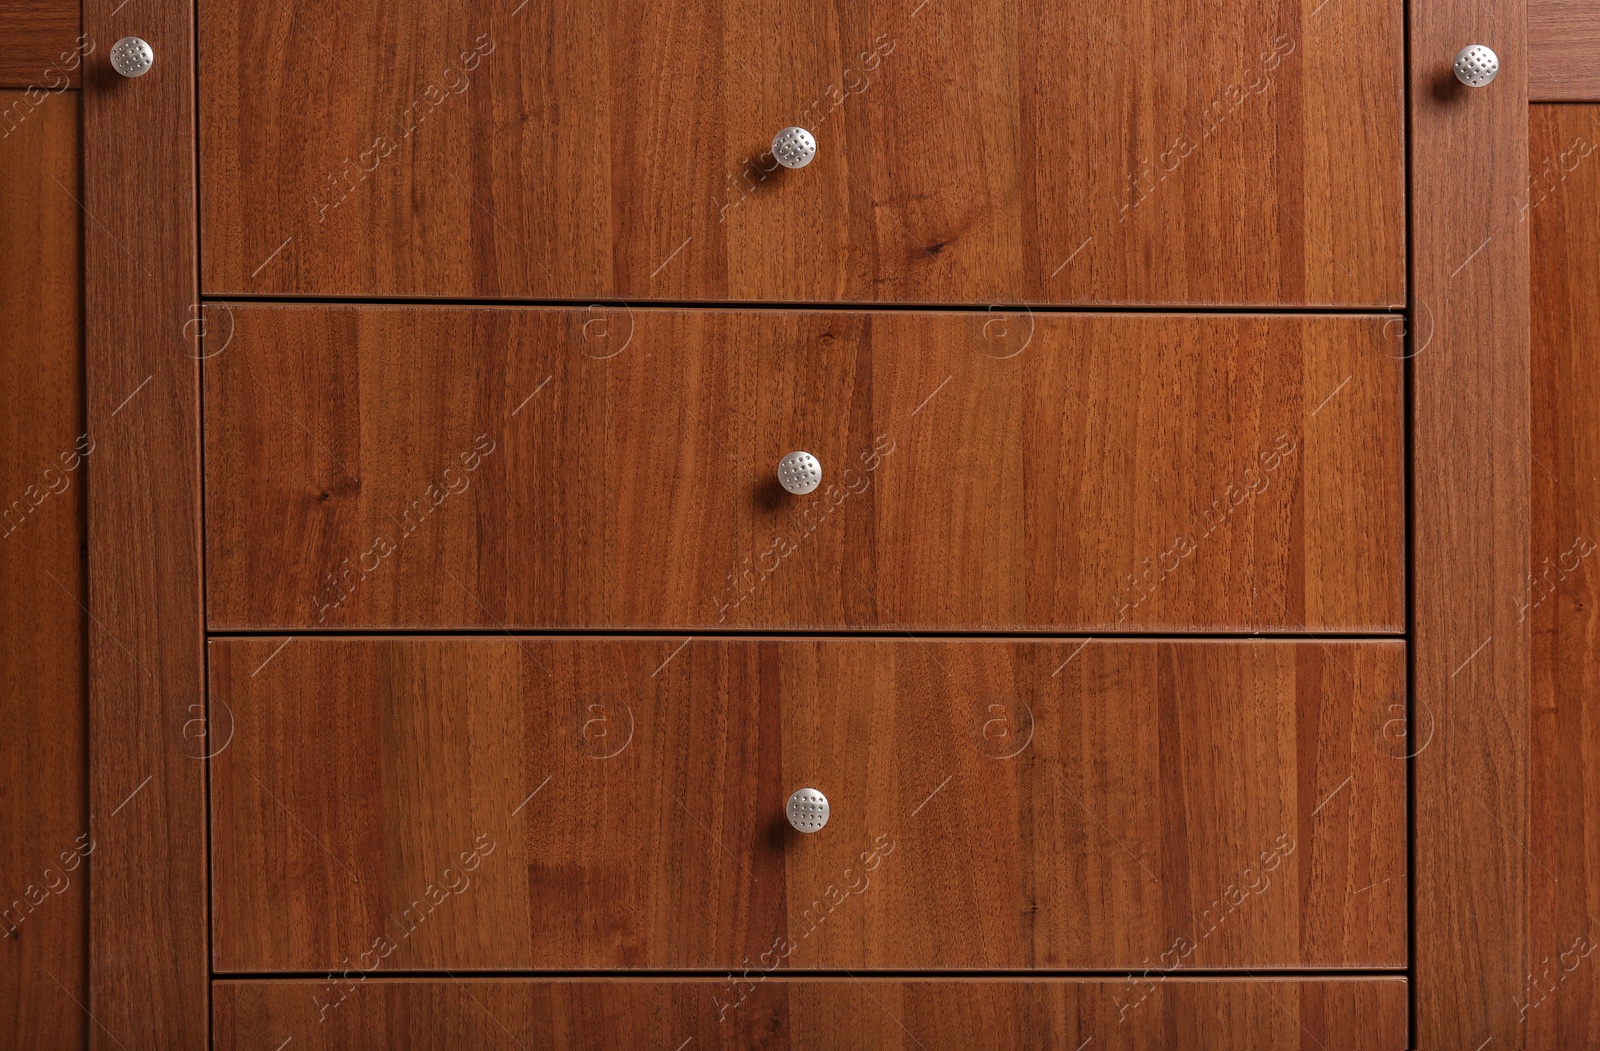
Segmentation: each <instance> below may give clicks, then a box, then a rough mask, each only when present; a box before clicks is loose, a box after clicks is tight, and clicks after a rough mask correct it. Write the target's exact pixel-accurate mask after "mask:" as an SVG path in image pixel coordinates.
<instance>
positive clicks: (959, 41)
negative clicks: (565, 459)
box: [200, 0, 1405, 309]
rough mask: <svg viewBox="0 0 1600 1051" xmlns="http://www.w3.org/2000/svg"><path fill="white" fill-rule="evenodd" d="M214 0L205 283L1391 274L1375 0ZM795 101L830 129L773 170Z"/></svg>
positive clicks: (614, 290)
mask: <svg viewBox="0 0 1600 1051" xmlns="http://www.w3.org/2000/svg"><path fill="white" fill-rule="evenodd" d="M200 17H201V27H200V29H201V39H200V54H201V62H202V65H203V66H204V68H205V75H204V76H203V77H202V78H201V81H200V92H201V126H200V142H201V151H202V153H203V155H204V157H205V163H204V165H202V176H203V179H204V185H203V188H202V205H203V209H204V216H205V224H206V225H205V228H206V237H205V245H204V252H205V255H204V283H205V286H206V289H207V291H208V292H210V293H214V294H228V295H243V294H251V293H308V294H325V295H368V296H401V297H514V298H540V299H579V300H589V299H594V298H602V299H604V298H625V299H630V300H635V301H638V300H649V299H655V300H662V299H667V300H674V301H684V300H697V301H710V300H743V301H768V302H772V301H776V302H801V301H804V302H856V303H862V302H919V303H973V302H976V303H987V302H1001V303H1018V302H1030V303H1083V304H1155V305H1169V304H1175V305H1184V304H1195V305H1199V304H1227V305H1239V306H1248V305H1290V306H1292V305H1322V306H1348V307H1362V308H1378V309H1382V308H1387V307H1390V306H1396V305H1399V304H1401V303H1403V302H1404V299H1405V270H1404V267H1405V247H1404V186H1403V179H1404V161H1403V149H1404V130H1403V120H1402V118H1403V114H1404V98H1403V92H1402V69H1403V55H1402V28H1403V27H1402V9H1401V6H1400V5H1399V4H1395V3H1391V2H1387V0H1340V2H1339V3H1332V4H1330V3H1320V2H1318V3H1313V2H1311V0H1248V2H1244V3H1238V4H1233V5H1229V7H1228V8H1227V10H1226V11H1223V10H1222V9H1220V8H1218V7H1216V6H1215V5H1213V4H1209V3H1205V2H1204V0H1164V2H1162V3H1157V4H1144V5H1107V4H1070V5H1062V4H1059V3H1051V2H1046V0H983V2H981V3H966V4H958V5H947V4H927V3H920V4H909V3H904V4H903V3H888V2H886V0H873V2H870V3H865V4H862V3H855V4H816V3H811V2H804V0H782V2H774V3H768V4H761V5H732V6H729V5H724V4H720V3H711V2H709V0H682V2H674V3H670V4H664V3H660V2H657V0H627V2H616V3H608V4H593V3H590V2H589V0H561V2H543V3H520V4H513V3H512V2H510V0H506V2H504V3H498V4H496V5H494V6H493V8H492V9H491V8H489V7H486V6H485V5H482V4H474V3H471V2H470V0H448V2H433V3H422V2H420V0H408V2H404V3H399V4H395V5H390V6H388V7H383V8H378V7H372V6H370V5H360V4H352V3H343V4H329V3H308V2H305V0H285V2H281V3H273V4H267V5H262V4H255V3H247V2H245V0H214V2H208V3H205V4H202V5H201V6H200ZM1335 70H1336V71H1337V72H1334V71H1335ZM791 124H803V125H806V126H809V127H812V128H814V129H815V131H816V135H817V138H818V142H819V150H818V153H817V158H816V160H814V161H813V162H812V163H811V164H810V166H808V167H806V168H804V169H801V170H795V171H789V170H780V169H778V168H777V165H776V163H775V162H774V161H772V160H771V159H770V157H768V158H765V159H764V158H763V154H764V153H765V151H767V149H768V148H769V145H770V143H771V141H772V137H773V135H774V133H775V132H777V131H778V130H779V129H780V128H783V127H785V126H786V125H791Z"/></svg>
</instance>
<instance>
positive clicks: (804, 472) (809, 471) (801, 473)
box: [778, 453, 822, 496]
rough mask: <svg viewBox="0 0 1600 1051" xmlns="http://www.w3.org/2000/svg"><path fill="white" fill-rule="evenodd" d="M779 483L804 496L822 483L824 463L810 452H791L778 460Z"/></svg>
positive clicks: (788, 489)
mask: <svg viewBox="0 0 1600 1051" xmlns="http://www.w3.org/2000/svg"><path fill="white" fill-rule="evenodd" d="M778 484H779V485H781V486H783V488H784V489H785V490H787V491H788V492H791V493H793V494H794V495H796V496H804V495H806V494H807V493H809V492H811V491H812V490H813V489H815V488H816V487H817V486H819V485H821V484H822V464H821V463H819V462H817V458H816V457H815V456H812V455H811V454H810V453H790V454H789V455H788V456H785V457H784V458H783V459H781V460H779V461H778Z"/></svg>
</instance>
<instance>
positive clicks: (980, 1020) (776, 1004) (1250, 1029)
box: [212, 976, 1406, 1051]
mask: <svg viewBox="0 0 1600 1051" xmlns="http://www.w3.org/2000/svg"><path fill="white" fill-rule="evenodd" d="M741 995H742V997H743V999H742V1000H741V999H740V998H741ZM1130 1004H1132V1005H1135V1006H1132V1007H1130V1006H1128V1005H1130ZM212 1010H213V1020H214V1034H215V1047H216V1048H217V1049H218V1051H256V1049H258V1048H270V1047H272V1046H273V1045H274V1043H275V1042H277V1041H279V1040H282V1039H284V1038H285V1037H291V1038H293V1040H294V1043H293V1044H292V1045H291V1046H292V1047H294V1048H297V1049H298V1048H302V1047H305V1048H329V1049H340V1051H342V1049H344V1048H350V1047H368V1048H377V1047H382V1048H410V1049H415V1051H423V1049H436V1051H456V1049H458V1048H463V1047H472V1048H484V1049H491V1048H492V1049H503V1051H530V1049H534V1048H551V1047H557V1048H596V1049H599V1048H605V1049H608V1051H609V1049H611V1048H619V1047H630V1048H645V1047H660V1048H738V1049H741V1051H742V1049H744V1048H805V1049H815V1048H838V1049H863V1051H867V1049H870V1051H878V1049H880V1048H883V1049H887V1048H898V1049H901V1051H912V1049H917V1051H940V1049H951V1051H969V1049H971V1048H975V1047H984V1048H994V1049H997V1051H1001V1049H1004V1051H1024V1049H1028V1051H1033V1049H1052V1051H1078V1049H1084V1051H1087V1049H1088V1048H1096V1049H1099V1048H1107V1049H1111V1051H1238V1049H1240V1048H1250V1049H1252V1051H1305V1049H1307V1048H1326V1049H1328V1051H1332V1049H1335V1048H1337V1049H1338V1051H1401V1049H1402V1048H1404V1047H1405V1046H1406V983H1405V980H1404V979H1402V978H1363V979H1342V978H1327V979H1319V980H1314V981H1308V980H1295V979H1273V978H1265V979H1182V978H1172V979H1168V980H1166V981H1160V982H1156V981H1151V982H1144V981H1142V980H1140V981H1129V980H1128V979H1120V978H1119V979H1082V978H1078V979H1055V980H1032V981H1024V980H1010V981H988V980H982V979H976V980H939V979H913V980H909V981H906V980H895V979H872V978H864V979H856V980H847V979H799V978H769V979H766V980H764V981H760V982H755V981H750V982H748V983H743V984H739V985H737V986H735V985H731V984H730V983H729V982H727V981H726V980H723V979H716V978H704V979H698V978H691V979H675V980H661V981H651V980H646V979H637V980H635V979H610V980H608V979H578V980H572V979H568V980H555V981H552V980H540V979H523V980H517V979H510V980H507V979H472V978H466V979H457V980H454V981H452V980H448V979H437V980H426V979H383V978H372V979H359V978H356V977H354V976H352V978H351V979H350V980H348V981H346V980H343V979H340V980H337V981H335V982H331V983H330V982H327V981H219V982H215V983H213V985H212ZM691 1041H692V1042H691Z"/></svg>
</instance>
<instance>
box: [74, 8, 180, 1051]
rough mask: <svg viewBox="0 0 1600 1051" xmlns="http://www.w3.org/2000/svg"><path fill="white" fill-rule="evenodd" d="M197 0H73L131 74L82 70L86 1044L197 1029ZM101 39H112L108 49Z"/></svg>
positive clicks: (166, 1039) (118, 1043) (115, 1043)
mask: <svg viewBox="0 0 1600 1051" xmlns="http://www.w3.org/2000/svg"><path fill="white" fill-rule="evenodd" d="M193 12H194V5H193V4H191V3H188V2H187V0H141V2H140V3H139V4H137V5H125V4H124V3H123V0H86V3H85V4H84V10H83V20H84V31H85V32H86V33H87V34H88V35H89V36H91V37H92V38H93V39H95V40H99V41H106V40H110V41H115V40H117V39H119V38H120V37H122V36H125V35H127V34H128V33H132V32H137V33H138V34H139V35H140V36H141V37H143V38H144V39H145V40H147V41H149V42H150V44H151V46H152V47H153V48H154V50H155V53H156V64H155V67H154V68H153V69H152V70H151V71H150V72H149V73H147V74H145V75H144V76H142V77H139V78H138V79H136V80H130V79H127V78H125V77H121V76H118V75H117V74H116V73H115V72H113V71H112V70H111V68H110V65H109V62H104V61H95V62H93V63H90V64H89V66H88V67H87V70H86V75H85V81H84V86H83V91H82V99H83V159H84V166H83V174H84V179H83V195H82V204H83V210H84V213H85V216H86V218H85V220H84V223H83V228H84V259H85V260H86V265H85V281H84V350H85V372H86V377H87V380H86V386H87V408H88V433H89V436H90V438H91V439H93V441H94V443H95V451H94V459H93V463H92V465H91V476H90V479H89V488H88V503H89V510H88V524H89V619H90V630H89V742H90V747H89V811H90V815H91V821H90V830H91V832H92V833H93V835H94V839H95V844H96V846H95V853H94V877H93V885H92V894H91V899H90V909H89V914H90V944H91V945H92V946H93V952H92V953H91V955H90V968H89V974H90V990H89V991H90V997H89V1001H88V1004H87V1008H88V1010H90V1011H92V1012H93V1020H94V1023H95V1024H94V1025H92V1026H91V1027H90V1030H89V1036H90V1041H91V1046H93V1047H95V1048H98V1049H101V1051H112V1049H130V1051H131V1049H132V1048H142V1047H159V1048H163V1049H180V1048H202V1047H204V1046H206V1044H207V1043H208V1036H209V1026H210V1022H209V1011H208V1001H209V993H210V989H209V982H208V973H207V968H206V950H207V946H206V931H207V927H208V918H207V887H206V863H205V856H206V812H205V790H206V788H205V763H204V761H203V759H201V758H197V756H202V755H203V754H204V747H205V740H204V737H203V728H204V722H203V718H202V716H203V705H204V702H205V697H204V689H205V675H204V662H205V650H204V630H205V625H204V621H203V613H202V594H201V584H200V579H201V575H200V557H201V550H200V514H199V504H200V389H199V366H198V363H197V355H198V354H199V353H200V347H199V344H198V339H197V334H198V326H197V325H196V324H195V323H194V320H193V319H195V318H196V310H195V307H196V304H197V302H198V297H197V288H196V274H197V269H198V268H197V260H196V258H195V253H196V239H197V236H198V232H197V228H196V213H195V200H194V193H193V187H194V185H195V156H194V150H193V148H192V145H191V144H192V143H193V141H194V127H195V113H194V81H195V70H194V61H193V56H194V27H193ZM107 49H108V50H109V46H108V48H107Z"/></svg>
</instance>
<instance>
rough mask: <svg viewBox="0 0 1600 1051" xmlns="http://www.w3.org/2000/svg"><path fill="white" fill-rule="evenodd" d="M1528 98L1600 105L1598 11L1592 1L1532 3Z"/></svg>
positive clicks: (1530, 0) (1529, 32) (1529, 37)
mask: <svg viewBox="0 0 1600 1051" xmlns="http://www.w3.org/2000/svg"><path fill="white" fill-rule="evenodd" d="M1528 95H1529V97H1530V98H1531V99H1532V100H1533V101H1535V102H1595V101H1600V8H1597V7H1596V6H1595V5H1594V4H1593V3H1590V2H1589V0H1528Z"/></svg>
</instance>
